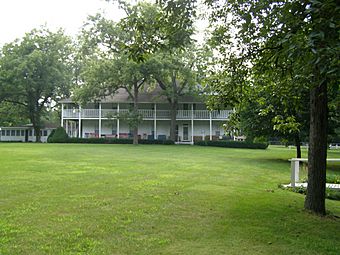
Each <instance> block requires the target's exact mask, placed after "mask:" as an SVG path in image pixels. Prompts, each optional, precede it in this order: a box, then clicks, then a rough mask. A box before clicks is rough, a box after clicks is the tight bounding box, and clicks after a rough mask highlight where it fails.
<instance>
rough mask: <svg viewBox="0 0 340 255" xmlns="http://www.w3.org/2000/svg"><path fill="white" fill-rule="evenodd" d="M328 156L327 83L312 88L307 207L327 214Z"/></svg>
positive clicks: (315, 211) (321, 213)
mask: <svg viewBox="0 0 340 255" xmlns="http://www.w3.org/2000/svg"><path fill="white" fill-rule="evenodd" d="M326 158H327V83H326V81H324V82H322V83H321V84H320V85H318V86H316V87H314V88H312V89H311V92H310V131H309V151H308V186H307V195H306V199H305V209H306V210H310V211H312V212H314V213H316V214H320V215H325V213H326V208H325V191H326Z"/></svg>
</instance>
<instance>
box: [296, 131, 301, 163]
mask: <svg viewBox="0 0 340 255" xmlns="http://www.w3.org/2000/svg"><path fill="white" fill-rule="evenodd" d="M295 146H296V157H297V158H301V141H300V136H299V134H297V135H295Z"/></svg>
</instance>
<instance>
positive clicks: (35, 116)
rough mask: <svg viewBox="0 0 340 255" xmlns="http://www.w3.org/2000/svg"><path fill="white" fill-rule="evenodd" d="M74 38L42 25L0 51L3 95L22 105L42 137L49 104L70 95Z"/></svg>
mask: <svg viewBox="0 0 340 255" xmlns="http://www.w3.org/2000/svg"><path fill="white" fill-rule="evenodd" d="M71 53H72V47H71V40H70V38H69V37H67V36H65V35H64V33H63V31H62V30H59V31H57V32H55V33H53V32H51V31H49V30H48V29H47V28H45V27H42V28H41V29H39V30H37V29H34V30H32V31H31V32H30V33H27V34H26V35H25V36H24V37H23V38H22V39H20V40H19V39H18V40H15V41H14V42H12V43H9V44H6V45H4V46H3V48H2V50H1V54H0V87H1V89H0V98H2V99H3V100H4V101H6V102H9V103H12V104H16V105H19V106H20V108H21V111H22V113H23V116H24V117H25V118H27V119H29V120H30V121H31V123H32V124H33V127H34V129H35V133H36V134H37V141H39V140H40V129H41V128H42V122H41V118H42V116H43V115H44V113H45V112H46V108H47V106H49V105H51V103H52V102H55V101H58V99H60V98H61V97H64V96H68V95H69V87H70V84H71V64H70V62H71V60H70V56H71Z"/></svg>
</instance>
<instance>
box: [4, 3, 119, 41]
mask: <svg viewBox="0 0 340 255" xmlns="http://www.w3.org/2000/svg"><path fill="white" fill-rule="evenodd" d="M101 11H104V12H105V14H106V16H107V17H109V18H111V19H114V20H116V21H118V20H119V19H120V18H122V17H123V16H124V12H123V11H122V10H119V9H118V7H117V6H116V5H114V4H112V3H107V2H106V1H104V0H0V47H1V46H2V45H4V44H5V43H9V42H12V41H13V40H15V39H16V38H21V37H23V36H24V35H25V33H27V32H30V31H31V30H32V29H34V28H39V27H40V26H41V25H44V24H46V25H47V27H48V28H50V29H51V30H52V31H55V30H57V29H58V28H60V27H61V28H64V29H65V33H66V34H68V35H72V36H73V35H75V34H77V33H78V31H79V30H80V27H81V26H82V24H83V23H84V22H85V21H86V18H87V16H88V15H94V14H96V13H97V12H101Z"/></svg>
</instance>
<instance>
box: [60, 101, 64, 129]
mask: <svg viewBox="0 0 340 255" xmlns="http://www.w3.org/2000/svg"><path fill="white" fill-rule="evenodd" d="M60 126H62V127H64V104H61V125H60Z"/></svg>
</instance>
